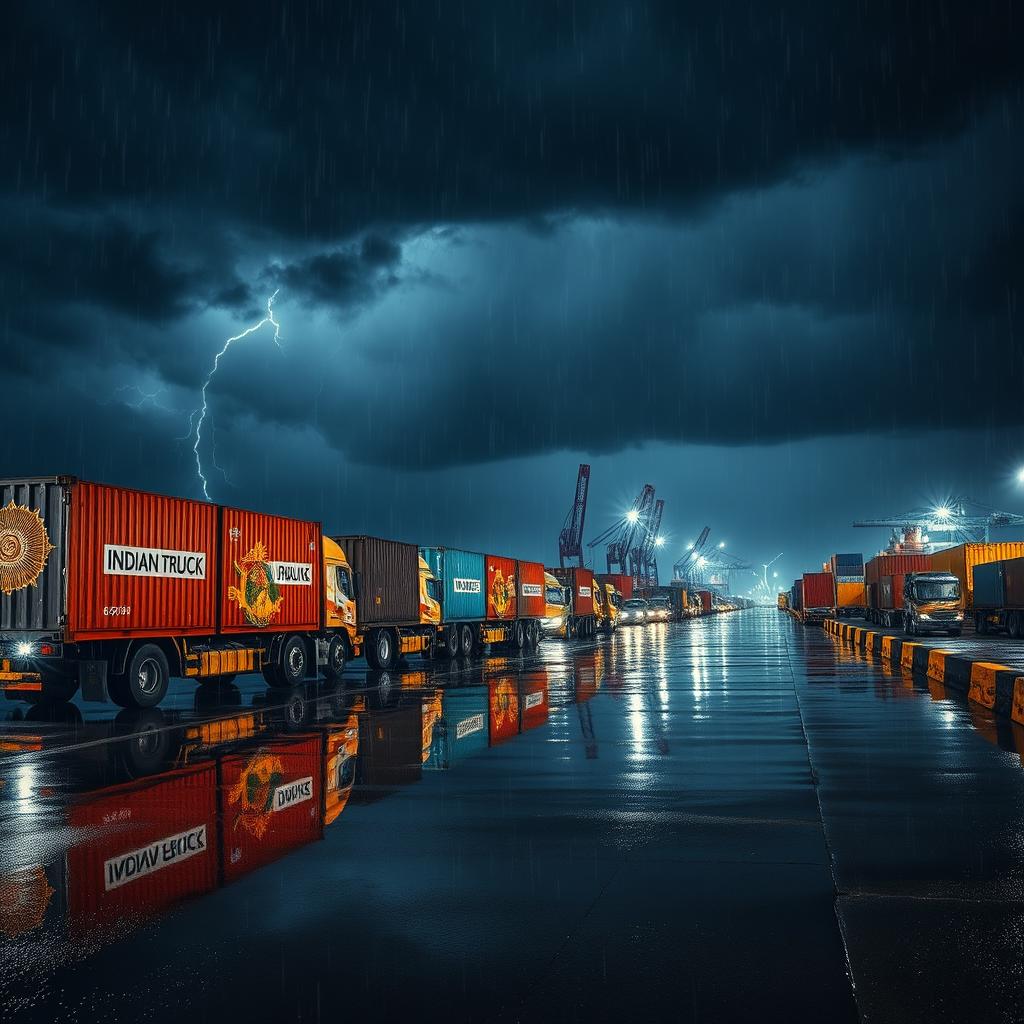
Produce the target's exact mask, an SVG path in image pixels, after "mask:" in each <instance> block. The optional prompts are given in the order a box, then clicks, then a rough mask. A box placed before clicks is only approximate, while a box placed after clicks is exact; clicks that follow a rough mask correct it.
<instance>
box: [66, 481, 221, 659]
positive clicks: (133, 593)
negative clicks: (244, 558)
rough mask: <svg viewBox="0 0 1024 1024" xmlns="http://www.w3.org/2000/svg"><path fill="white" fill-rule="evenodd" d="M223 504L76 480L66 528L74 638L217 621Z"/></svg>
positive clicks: (179, 629)
mask: <svg viewBox="0 0 1024 1024" xmlns="http://www.w3.org/2000/svg"><path fill="white" fill-rule="evenodd" d="M216 543H217V506H215V505H210V504H208V503H206V502H201V501H190V500H188V499H186V498H169V497H166V496H164V495H161V494H149V493H147V492H145V491H135V490H130V489H128V488H124V487H109V486H106V485H104V484H92V483H86V482H84V481H78V482H76V483H75V484H74V485H73V486H72V489H71V511H70V522H69V529H68V569H67V572H68V595H67V610H68V625H67V629H66V632H65V635H66V638H67V639H68V640H87V639H98V638H106V637H113V636H159V635H165V636H186V635H195V634H209V633H212V632H213V631H214V629H215V628H216V610H217V604H216V588H217V561H216Z"/></svg>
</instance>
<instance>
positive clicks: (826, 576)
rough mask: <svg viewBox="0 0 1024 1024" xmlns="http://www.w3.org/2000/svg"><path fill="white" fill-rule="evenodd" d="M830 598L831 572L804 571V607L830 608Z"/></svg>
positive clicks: (831, 592)
mask: <svg viewBox="0 0 1024 1024" xmlns="http://www.w3.org/2000/svg"><path fill="white" fill-rule="evenodd" d="M832 598H833V591H832V573H830V572H805V573H804V589H803V604H804V608H831V607H832Z"/></svg>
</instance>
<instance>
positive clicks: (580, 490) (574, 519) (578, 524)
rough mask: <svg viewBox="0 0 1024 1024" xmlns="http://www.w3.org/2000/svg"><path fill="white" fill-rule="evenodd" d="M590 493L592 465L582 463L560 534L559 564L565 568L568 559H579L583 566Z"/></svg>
mask: <svg viewBox="0 0 1024 1024" xmlns="http://www.w3.org/2000/svg"><path fill="white" fill-rule="evenodd" d="M589 493H590V466H588V465H587V464H586V463H585V462H581V463H580V469H579V473H578V474H577V475H576V495H575V497H574V498H573V503H572V508H571V509H570V510H569V514H568V515H567V516H566V517H565V525H564V526H563V527H562V531H561V533H559V535H558V564H559V565H560V566H561V567H562V568H563V569H564V568H565V562H566V559H570V560H571V559H573V558H575V559H578V560H579V564H580V567H581V568H582V566H583V524H584V522H585V521H586V518H587V496H588V494H589Z"/></svg>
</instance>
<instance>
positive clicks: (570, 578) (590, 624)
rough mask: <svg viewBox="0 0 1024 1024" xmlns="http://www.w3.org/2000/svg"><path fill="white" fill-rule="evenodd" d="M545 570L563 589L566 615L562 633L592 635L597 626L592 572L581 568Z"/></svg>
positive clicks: (569, 635) (570, 636)
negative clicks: (566, 609)
mask: <svg viewBox="0 0 1024 1024" xmlns="http://www.w3.org/2000/svg"><path fill="white" fill-rule="evenodd" d="M545 571H546V572H548V573H550V574H551V575H552V576H554V578H555V579H556V580H558V582H559V583H560V584H561V586H562V588H563V589H564V590H565V603H566V607H567V608H568V617H567V620H566V625H565V631H564V635H565V636H566V637H567V638H572V637H574V636H593V635H594V634H595V633H596V632H597V627H598V617H597V609H596V608H595V605H594V574H593V572H592V571H591V570H590V569H583V568H567V569H561V568H558V569H552V568H549V569H547V570H545Z"/></svg>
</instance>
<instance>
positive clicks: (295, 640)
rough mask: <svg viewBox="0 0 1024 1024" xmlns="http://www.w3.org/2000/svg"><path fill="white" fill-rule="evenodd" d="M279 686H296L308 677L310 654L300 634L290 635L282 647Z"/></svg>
mask: <svg viewBox="0 0 1024 1024" xmlns="http://www.w3.org/2000/svg"><path fill="white" fill-rule="evenodd" d="M279 665H280V672H279V673H278V676H277V678H278V679H280V683H279V684H278V685H279V686H282V687H284V686H295V685H296V684H297V683H301V682H302V681H303V680H304V679H305V678H306V669H307V666H308V665H309V654H308V652H307V651H306V644H305V642H304V641H303V639H302V637H300V636H290V637H288V639H287V640H285V642H284V646H283V647H282V648H281V658H280V662H279Z"/></svg>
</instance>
